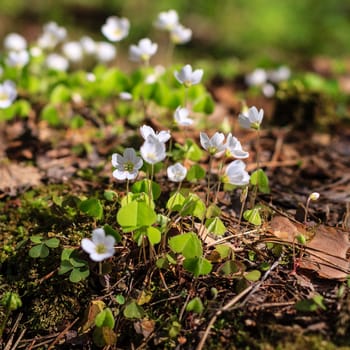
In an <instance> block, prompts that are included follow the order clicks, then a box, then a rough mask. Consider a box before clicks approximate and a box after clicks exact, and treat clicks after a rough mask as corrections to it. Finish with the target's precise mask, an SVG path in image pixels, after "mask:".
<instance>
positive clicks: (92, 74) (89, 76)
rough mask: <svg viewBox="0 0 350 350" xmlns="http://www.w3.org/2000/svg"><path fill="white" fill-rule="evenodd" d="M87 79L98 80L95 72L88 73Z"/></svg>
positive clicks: (90, 80) (91, 81)
mask: <svg viewBox="0 0 350 350" xmlns="http://www.w3.org/2000/svg"><path fill="white" fill-rule="evenodd" d="M86 80H87V81H89V82H90V83H93V82H95V81H96V75H95V74H94V73H91V72H89V73H86Z"/></svg>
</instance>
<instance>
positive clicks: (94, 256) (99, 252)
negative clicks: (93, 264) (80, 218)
mask: <svg viewBox="0 0 350 350" xmlns="http://www.w3.org/2000/svg"><path fill="white" fill-rule="evenodd" d="M114 244H115V239H114V237H113V236H111V235H106V233H105V231H104V229H103V228H97V229H95V230H93V231H92V240H91V239H89V238H83V239H82V240H81V247H82V248H83V250H84V251H85V252H86V253H88V254H89V255H90V259H91V260H93V261H102V260H105V259H108V258H110V257H112V256H113V255H114Z"/></svg>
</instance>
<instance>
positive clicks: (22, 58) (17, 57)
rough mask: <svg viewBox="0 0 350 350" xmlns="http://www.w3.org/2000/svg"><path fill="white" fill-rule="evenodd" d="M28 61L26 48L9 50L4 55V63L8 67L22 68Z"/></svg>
mask: <svg viewBox="0 0 350 350" xmlns="http://www.w3.org/2000/svg"><path fill="white" fill-rule="evenodd" d="M28 62H29V53H28V51H26V50H22V51H10V52H9V53H8V55H7V57H6V64H7V65H8V66H10V67H17V68H22V67H24V66H25V65H26V64H27V63H28Z"/></svg>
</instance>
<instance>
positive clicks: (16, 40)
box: [4, 33, 27, 51]
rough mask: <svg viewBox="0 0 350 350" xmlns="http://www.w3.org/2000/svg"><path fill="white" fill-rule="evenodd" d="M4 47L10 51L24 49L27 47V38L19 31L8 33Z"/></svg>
mask: <svg viewBox="0 0 350 350" xmlns="http://www.w3.org/2000/svg"><path fill="white" fill-rule="evenodd" d="M4 48H5V49H6V50H8V51H23V50H25V49H26V48H27V40H26V39H25V38H24V37H23V36H22V35H20V34H17V33H10V34H7V35H6V36H5V39H4Z"/></svg>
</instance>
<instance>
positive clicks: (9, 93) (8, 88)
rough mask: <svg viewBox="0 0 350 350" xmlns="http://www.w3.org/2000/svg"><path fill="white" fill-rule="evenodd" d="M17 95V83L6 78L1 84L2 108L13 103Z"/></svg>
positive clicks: (0, 98)
mask: <svg viewBox="0 0 350 350" xmlns="http://www.w3.org/2000/svg"><path fill="white" fill-rule="evenodd" d="M16 97H17V90H16V85H15V83H14V82H13V81H11V80H5V81H4V82H3V83H2V84H0V108H7V107H9V106H11V105H12V103H13V101H14V100H15V99H16Z"/></svg>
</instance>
